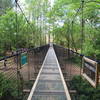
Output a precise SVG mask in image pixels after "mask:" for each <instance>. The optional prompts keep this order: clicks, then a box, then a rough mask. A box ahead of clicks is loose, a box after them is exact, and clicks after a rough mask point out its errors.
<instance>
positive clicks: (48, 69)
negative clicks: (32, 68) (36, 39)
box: [27, 46, 71, 100]
mask: <svg viewBox="0 0 100 100" xmlns="http://www.w3.org/2000/svg"><path fill="white" fill-rule="evenodd" d="M27 100H71V98H70V94H69V91H68V88H67V86H66V83H65V80H64V77H63V74H62V71H61V69H60V65H59V63H58V60H57V57H56V54H55V51H54V49H53V47H52V46H51V47H50V48H49V50H48V52H47V55H46V57H45V60H44V62H43V65H42V67H41V69H40V71H39V74H38V76H37V79H36V81H35V83H34V85H33V87H32V89H31V92H30V95H29V97H28V99H27Z"/></svg>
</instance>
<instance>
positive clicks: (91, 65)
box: [82, 57, 99, 87]
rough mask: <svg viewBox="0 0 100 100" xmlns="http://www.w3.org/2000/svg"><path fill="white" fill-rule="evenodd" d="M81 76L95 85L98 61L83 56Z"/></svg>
mask: <svg viewBox="0 0 100 100" xmlns="http://www.w3.org/2000/svg"><path fill="white" fill-rule="evenodd" d="M82 75H83V77H84V78H85V79H87V80H88V81H89V83H90V84H91V85H92V86H93V87H96V86H97V85H98V82H99V68H98V63H97V62H96V61H93V60H91V59H89V58H87V57H83V74H82Z"/></svg>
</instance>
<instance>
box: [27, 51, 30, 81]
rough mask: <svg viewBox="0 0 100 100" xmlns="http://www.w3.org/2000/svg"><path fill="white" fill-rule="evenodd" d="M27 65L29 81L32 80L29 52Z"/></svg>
mask: <svg viewBox="0 0 100 100" xmlns="http://www.w3.org/2000/svg"><path fill="white" fill-rule="evenodd" d="M27 63H28V66H27V67H28V80H30V57H29V51H27Z"/></svg>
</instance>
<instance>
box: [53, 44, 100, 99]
mask: <svg viewBox="0 0 100 100" xmlns="http://www.w3.org/2000/svg"><path fill="white" fill-rule="evenodd" d="M53 47H54V50H55V52H56V55H57V58H58V61H59V63H60V66H61V69H62V72H63V76H64V78H65V81H66V84H67V86H68V89H69V92H70V95H71V97H72V100H80V99H81V100H84V99H86V100H88V99H87V97H86V95H88V98H89V100H92V99H93V96H91V94H92V93H94V95H96V94H95V93H96V92H95V91H96V89H95V88H97V90H100V89H99V87H98V86H99V83H100V64H99V62H98V61H95V60H92V59H90V58H88V57H85V56H84V55H82V54H79V53H77V52H75V51H74V50H71V49H68V48H64V47H62V46H59V45H56V44H54V45H53ZM89 89H90V90H89ZM89 91H90V93H89ZM90 97H91V98H90ZM98 97H99V96H98ZM93 100H94V99H93Z"/></svg>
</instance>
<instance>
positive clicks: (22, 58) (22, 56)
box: [21, 53, 27, 65]
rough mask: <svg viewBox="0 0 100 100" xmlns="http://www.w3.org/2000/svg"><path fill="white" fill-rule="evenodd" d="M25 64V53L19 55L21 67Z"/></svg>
mask: <svg viewBox="0 0 100 100" xmlns="http://www.w3.org/2000/svg"><path fill="white" fill-rule="evenodd" d="M25 64H27V53H22V54H21V65H25Z"/></svg>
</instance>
